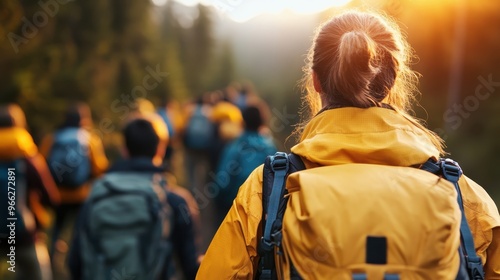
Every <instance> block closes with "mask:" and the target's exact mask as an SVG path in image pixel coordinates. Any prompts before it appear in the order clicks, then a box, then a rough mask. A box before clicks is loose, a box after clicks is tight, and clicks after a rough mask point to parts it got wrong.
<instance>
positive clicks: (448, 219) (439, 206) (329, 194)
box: [257, 153, 484, 280]
mask: <svg viewBox="0 0 500 280" xmlns="http://www.w3.org/2000/svg"><path fill="white" fill-rule="evenodd" d="M304 169H305V168H304V165H303V163H302V161H301V160H300V157H298V156H297V155H293V154H291V155H287V154H285V153H277V154H275V155H274V156H270V157H268V159H267V160H266V163H265V165H264V182H263V207H264V208H263V209H264V214H263V222H262V224H263V236H262V239H261V243H260V244H259V255H260V257H261V258H260V264H259V273H258V277H257V279H354V280H366V279H367V280H372V279H373V280H376V279H380V280H382V279H384V280H396V279H474V280H475V279H484V272H483V270H482V263H481V260H480V258H479V257H478V256H477V255H476V253H475V250H474V244H473V240H472V234H471V232H470V229H469V227H468V224H467V221H466V220H465V215H464V214H463V209H462V207H463V206H462V202H461V195H460V189H459V188H458V184H457V182H458V179H459V177H460V176H461V174H462V173H461V169H460V167H459V166H458V164H456V162H454V161H451V160H440V161H439V162H437V163H434V162H432V161H430V160H429V161H428V162H426V163H424V164H423V166H422V167H421V169H417V168H413V167H398V166H385V165H375V164H344V165H336V166H324V167H317V168H312V169H307V170H304ZM429 171H430V172H429ZM288 175H289V176H288ZM437 175H439V176H437ZM457 194H458V196H457ZM457 197H458V203H457ZM285 210H286V211H285Z"/></svg>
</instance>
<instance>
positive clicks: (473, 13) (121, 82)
mask: <svg viewBox="0 0 500 280" xmlns="http://www.w3.org/2000/svg"><path fill="white" fill-rule="evenodd" d="M349 7H356V8H360V9H371V10H376V11H384V12H385V13H387V14H388V15H390V16H392V17H394V18H395V19H396V20H397V22H399V24H400V26H401V28H402V29H403V31H404V32H405V33H406V34H407V37H408V40H409V42H410V44H411V45H412V46H413V48H414V50H415V53H416V55H417V57H416V58H415V61H414V65H413V67H414V69H415V70H417V71H418V72H419V73H420V74H421V75H422V77H421V80H420V84H419V89H420V92H421V93H422V94H421V96H420V97H419V100H420V103H421V107H415V108H414V110H415V113H416V115H417V116H419V117H420V118H422V119H424V120H425V121H426V122H427V123H428V125H429V127H430V128H431V129H433V130H434V131H436V132H437V133H438V134H440V135H441V136H442V137H443V138H444V139H445V140H446V142H447V147H448V148H447V150H448V152H449V153H450V157H452V158H454V159H456V160H457V161H459V162H460V163H461V165H462V168H463V169H464V170H465V173H466V174H468V175H469V176H470V177H472V178H474V180H476V181H477V182H478V183H480V184H481V185H483V186H484V187H485V188H486V189H487V191H488V192H489V193H490V194H491V195H492V196H493V197H494V199H495V200H496V203H497V205H499V204H500V189H499V187H498V184H499V179H498V178H496V175H497V174H498V172H499V171H500V167H498V166H497V165H496V161H497V156H499V155H500V141H498V138H497V137H499V135H500V131H499V129H500V118H499V117H498V112H499V111H500V52H499V50H500V13H498V11H499V9H500V2H499V1H496V0H478V1H465V0H455V1H452V0H442V1H434V0H419V1H416V0H401V1H397V0H388V1H384V0H380V1H376V0H373V1H361V0H353V1H348V0H343V1H331V0H324V1H323V0H320V1H309V0H308V1H299V0H295V1H263V0H212V1H210V0H205V1H197V0H178V1H172V0H151V1H147V0H87V1H71V0H42V1H38V0H23V1H19V0H2V1H1V3H0V103H7V102H16V103H18V104H19V105H20V106H21V107H22V108H23V109H24V111H25V112H26V116H27V122H28V127H29V130H30V132H31V133H32V135H33V137H34V139H35V142H39V141H40V139H41V138H42V137H43V136H44V135H46V134H47V133H49V132H52V131H53V130H54V129H55V126H56V124H58V123H60V122H61V118H62V116H63V112H64V110H65V109H66V108H67V106H68V104H69V103H70V102H73V101H85V102H88V103H89V104H90V106H91V108H92V113H93V118H94V129H95V130H96V132H98V134H99V135H100V136H101V137H102V139H103V141H104V145H105V149H106V153H107V155H108V157H109V158H110V159H111V160H113V159H114V158H115V157H117V155H118V146H119V141H118V139H119V131H120V130H119V123H120V121H121V120H123V118H124V117H125V115H126V114H127V113H128V111H129V110H130V109H132V108H130V106H131V105H130V104H131V103H130V102H131V101H127V99H128V98H130V96H132V99H133V98H134V97H144V98H147V99H149V100H151V101H153V102H154V103H155V104H160V103H161V102H166V101H168V102H169V104H171V106H174V107H175V106H182V104H184V103H185V102H187V101H189V100H191V99H192V98H194V97H197V96H199V95H200V94H202V93H204V92H206V91H211V90H216V89H221V88H225V87H226V86H227V85H229V84H230V83H232V82H234V81H237V82H240V83H246V82H251V83H252V84H253V86H254V89H255V91H256V92H257V93H258V94H259V95H260V96H261V97H262V98H263V99H264V100H265V101H266V102H267V103H268V104H269V108H270V111H271V115H272V116H271V125H270V128H271V131H272V132H273V134H274V137H275V138H276V139H277V140H276V143H277V145H278V148H279V149H288V148H290V147H291V146H292V145H293V141H294V140H293V139H292V138H290V139H288V140H287V136H289V135H290V133H291V131H292V130H293V124H295V123H297V122H298V121H299V116H298V114H297V113H296V112H297V111H298V108H299V105H300V95H301V92H300V89H299V88H298V86H297V84H298V80H299V79H300V77H301V68H302V66H303V65H304V60H305V54H306V52H307V48H308V47H309V46H310V44H311V39H312V36H313V31H314V29H315V27H316V26H317V25H318V24H319V23H321V22H322V21H324V20H325V19H327V18H328V17H330V16H331V15H333V14H334V13H336V12H338V11H339V10H342V9H345V8H349ZM146 75H151V76H152V77H153V78H154V79H153V80H150V81H149V84H147V86H146V85H145V84H144V77H145V76H146ZM424 108H425V109H424Z"/></svg>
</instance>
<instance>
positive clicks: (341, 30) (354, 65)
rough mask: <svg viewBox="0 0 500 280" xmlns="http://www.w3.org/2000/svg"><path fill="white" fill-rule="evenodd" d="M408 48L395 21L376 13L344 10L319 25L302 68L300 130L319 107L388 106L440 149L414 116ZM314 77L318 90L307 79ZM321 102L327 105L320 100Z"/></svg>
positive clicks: (414, 90)
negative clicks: (316, 80)
mask: <svg viewBox="0 0 500 280" xmlns="http://www.w3.org/2000/svg"><path fill="white" fill-rule="evenodd" d="M411 58H412V52H411V48H410V46H409V45H408V43H407V41H406V40H405V38H404V37H403V35H402V33H401V31H400V30H399V28H398V26H397V24H395V23H394V22H393V21H392V20H390V19H388V18H385V17H383V16H381V15H379V14H375V13H370V12H358V11H349V12H344V13H343V14H340V15H338V16H335V17H333V18H332V19H330V20H329V21H327V22H326V23H325V24H323V25H321V26H320V27H319V28H318V31H317V33H316V36H315V38H314V41H313V45H312V47H311V48H310V50H309V53H308V56H307V64H306V65H305V67H304V69H303V70H304V77H303V79H302V86H303V88H304V90H305V92H306V95H305V97H304V104H305V105H306V106H304V108H303V109H302V112H301V113H302V118H303V121H302V124H301V125H299V126H298V127H297V129H296V132H299V133H300V131H301V129H302V128H303V127H304V125H305V124H306V123H307V122H308V121H309V119H310V118H311V117H312V116H314V115H315V114H316V113H317V112H318V111H319V110H320V109H321V107H322V106H323V107H347V106H351V107H360V108H367V107H371V106H380V105H381V103H385V104H388V105H390V106H391V107H392V108H394V110H396V111H397V112H399V113H400V114H401V115H402V116H404V117H405V118H407V119H408V120H409V121H410V122H412V123H413V124H414V125H416V126H417V127H419V128H420V129H422V130H423V131H424V133H426V135H427V136H428V138H429V140H430V141H431V142H432V143H434V145H435V146H436V148H437V149H438V150H439V151H440V152H441V154H444V143H443V140H442V139H441V138H440V137H439V136H438V135H436V134H435V133H434V132H432V131H431V130H429V129H427V128H426V127H425V126H424V125H423V124H422V123H421V122H419V120H418V119H416V118H415V117H413V116H412V115H411V114H410V112H411V106H412V105H413V103H416V99H415V93H418V90H417V87H416V85H417V82H418V74H417V73H416V72H414V71H413V70H411V69H410V67H409V64H410V62H411ZM313 72H314V73H315V74H316V76H317V77H318V82H319V84H320V86H321V91H320V92H317V91H316V88H317V87H315V86H314V83H313V80H312V76H313V75H312V74H313ZM325 102H326V104H325Z"/></svg>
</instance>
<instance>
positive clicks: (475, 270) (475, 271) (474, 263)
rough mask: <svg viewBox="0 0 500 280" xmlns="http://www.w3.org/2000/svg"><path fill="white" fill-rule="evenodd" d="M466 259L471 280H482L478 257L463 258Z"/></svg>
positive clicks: (482, 274) (481, 269)
mask: <svg viewBox="0 0 500 280" xmlns="http://www.w3.org/2000/svg"><path fill="white" fill-rule="evenodd" d="M465 258H466V259H467V266H468V268H469V271H470V273H471V275H470V277H471V280H484V270H483V263H482V262H481V258H480V257H469V256H466V257H465Z"/></svg>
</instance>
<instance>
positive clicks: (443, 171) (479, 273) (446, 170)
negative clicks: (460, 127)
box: [420, 158, 484, 280]
mask: <svg viewBox="0 0 500 280" xmlns="http://www.w3.org/2000/svg"><path fill="white" fill-rule="evenodd" d="M420 169H422V170H425V171H429V172H431V173H433V174H436V175H439V176H442V177H443V178H445V179H446V180H448V181H449V182H451V183H452V184H453V185H454V186H455V189H456V190H457V201H458V205H459V207H460V210H461V212H462V219H461V222H460V251H461V255H463V260H461V261H463V262H464V264H465V267H466V269H467V274H468V275H469V277H470V279H471V280H483V279H484V269H483V264H482V262H481V258H480V257H479V256H478V255H477V254H476V250H475V247H474V238H473V236H472V232H471V230H470V227H469V224H468V222H467V219H466V217H465V211H464V204H463V200H462V193H461V191H460V186H459V185H458V180H459V179H460V176H462V174H463V172H462V169H461V168H460V165H458V163H457V162H456V161H454V160H452V159H448V158H446V159H439V160H438V161H437V162H434V161H433V160H431V159H429V160H428V161H426V162H425V163H424V164H423V165H422V166H421V167H420ZM457 279H464V278H463V276H461V273H459V275H458V276H457Z"/></svg>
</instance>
